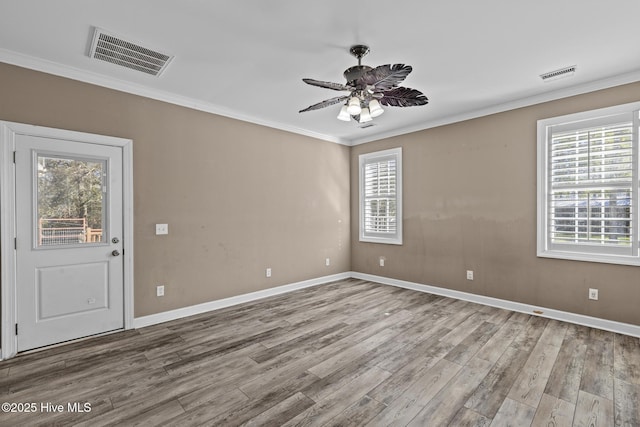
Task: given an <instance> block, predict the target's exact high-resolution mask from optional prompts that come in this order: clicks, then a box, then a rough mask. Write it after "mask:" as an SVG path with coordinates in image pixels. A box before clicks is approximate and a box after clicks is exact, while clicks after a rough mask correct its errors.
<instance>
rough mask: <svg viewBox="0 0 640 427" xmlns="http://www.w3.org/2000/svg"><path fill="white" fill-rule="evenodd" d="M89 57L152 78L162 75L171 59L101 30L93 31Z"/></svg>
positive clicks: (169, 56)
mask: <svg viewBox="0 0 640 427" xmlns="http://www.w3.org/2000/svg"><path fill="white" fill-rule="evenodd" d="M89 57H91V58H94V59H99V60H101V61H106V62H111V63H112V64H116V65H120V66H122V67H126V68H130V69H132V70H136V71H140V72H143V73H145V74H151V75H152V76H159V75H160V74H162V72H163V71H164V70H165V68H167V65H169V63H170V62H171V60H172V59H173V56H172V55H168V54H166V53H161V52H158V51H155V50H153V49H149V48H148V47H144V46H141V44H140V43H138V42H134V41H128V40H125V39H123V38H121V37H119V36H116V35H115V34H111V33H108V32H106V31H104V30H103V29H101V28H96V29H95V32H94V34H93V41H92V42H91V49H90V51H89Z"/></svg>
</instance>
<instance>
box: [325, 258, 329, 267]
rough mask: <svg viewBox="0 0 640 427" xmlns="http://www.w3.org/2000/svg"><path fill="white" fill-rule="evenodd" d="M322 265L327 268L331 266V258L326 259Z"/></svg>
mask: <svg viewBox="0 0 640 427" xmlns="http://www.w3.org/2000/svg"><path fill="white" fill-rule="evenodd" d="M324 265H326V266H327V267H329V266H330V265H331V258H327V259H325V260H324Z"/></svg>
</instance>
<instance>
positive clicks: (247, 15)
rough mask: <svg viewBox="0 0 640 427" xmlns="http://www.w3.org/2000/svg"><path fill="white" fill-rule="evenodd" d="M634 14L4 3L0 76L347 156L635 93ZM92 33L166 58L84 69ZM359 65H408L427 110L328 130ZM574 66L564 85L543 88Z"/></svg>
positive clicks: (551, 2) (490, 5)
mask: <svg viewBox="0 0 640 427" xmlns="http://www.w3.org/2000/svg"><path fill="white" fill-rule="evenodd" d="M639 16H640V1H638V0H610V1H606V2H605V1H602V0H560V1H558V0H536V1H533V0H529V1H524V0H523V1H514V0H485V1H474V0H466V1H455V0H454V1H451V0H449V1H445V0H439V1H438V0H435V1H424V0H422V1H419V0H406V1H402V2H389V1H382V0H368V1H348V0H347V1H345V0H323V1H315V2H310V1H300V0H298V1H295V0H270V1H259V0H255V1H248V0H234V1H231V0H229V1H225V0H188V1H180V0H110V1H104V0H55V1H50V0H1V2H0V62H7V63H11V64H16V65H20V66H25V67H29V68H33V69H36V70H41V71H46V72H49V73H52V74H57V75H62V76H67V77H71V78H75V79H78V80H82V81H87V82H91V83H96V84H100V85H103V86H107V87H112V88H115V89H119V90H126V91H129V92H133V93H137V94H141V95H144V96H150V97H153V98H156V99H162V100H166V101H170V102H175V103H178V104H181V105H185V106H190V107H194V108H198V109H202V110H205V111H210V112H214V113H217V114H222V115H226V116H230V117H235V118H239V119H242V120H247V121H251V122H255V123H260V124H264V125H268V126H272V127H276V128H280V129H285V130H289V131H292V132H298V133H301V134H305V135H311V136H314V137H318V138H322V139H326V140H330V141H335V142H340V143H344V144H355V143H360V142H366V141H371V140H375V139H379V138H382V137H385V136H392V135H398V134H401V133H405V132H409V131H415V130H419V129H425V128H428V127H432V126H435V125H439V124H444V123H450V122H454V121H457V120H462V119H466V118H471V117H477V116H481V115H485V114H490V113H493V112H498V111H503V110H506V109H510V108H516V107H520V106H524V105H530V104H533V103H537V102H541V101H546V100H551V99H556V98H559V97H563V96H567V95H573V94H577V93H583V92H586V91H591V90H594V89H600V88H605V87H610V86H614V85H617V84H622V83H627V82H632V81H638V80H640V55H639V51H638V46H639V44H638V43H639V40H640V25H639V24H638V17H639ZM93 27H100V28H103V29H105V30H107V31H109V32H113V33H116V34H118V35H120V36H121V37H123V38H128V39H131V40H134V41H138V42H140V43H142V44H144V45H145V46H148V47H151V48H155V49H157V50H160V51H163V52H168V53H170V54H173V55H175V59H174V60H173V61H172V63H171V64H170V65H169V67H168V68H167V70H166V71H165V72H164V73H163V74H162V75H161V76H160V77H152V76H148V75H145V74H142V73H139V72H136V71H132V70H129V69H126V68H122V67H118V66H115V65H112V64H109V63H106V62H102V61H97V60H93V59H90V58H89V57H88V55H87V53H88V50H89V45H90V42H91V37H92V34H93ZM358 43H363V44H367V45H369V46H370V47H371V53H370V54H369V55H368V56H367V57H365V58H364V60H363V63H364V64H367V65H371V66H377V65H381V64H387V63H404V64H409V65H411V66H413V72H412V73H411V74H410V75H409V76H408V77H407V79H406V80H405V82H404V83H403V86H407V87H412V88H415V89H418V90H420V91H422V92H424V93H425V95H426V96H427V97H428V98H429V104H428V105H426V106H421V107H411V108H393V107H389V108H386V112H385V114H383V115H382V116H380V117H377V118H375V119H374V123H375V124H376V125H375V126H373V127H371V128H368V129H360V128H359V127H358V124H357V123H355V122H353V121H352V122H350V123H345V122H341V121H338V120H336V115H337V114H338V111H339V109H340V106H339V105H334V106H331V107H327V108H324V109H321V110H317V111H311V112H306V113H302V114H299V113H298V111H299V110H301V109H303V108H305V107H307V106H309V105H311V104H314V103H316V102H319V101H321V100H324V99H327V98H331V97H334V96H337V95H338V94H339V93H337V92H334V91H331V90H328V89H322V88H318V87H312V86H308V85H306V84H304V83H303V82H302V81H301V79H302V78H304V77H310V78H314V79H318V80H326V81H334V82H340V83H343V82H344V78H343V77H342V73H343V71H344V70H345V69H346V68H348V67H350V66H352V65H355V64H356V59H355V58H353V57H352V56H351V55H350V54H349V53H348V49H349V47H350V46H351V45H353V44H358ZM570 65H577V72H576V74H575V75H574V76H573V77H569V78H564V79H559V80H556V81H552V82H542V80H541V79H540V77H539V75H540V74H542V73H544V72H548V71H553V70H556V69H558V68H562V67H565V66H570Z"/></svg>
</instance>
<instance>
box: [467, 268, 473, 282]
mask: <svg viewBox="0 0 640 427" xmlns="http://www.w3.org/2000/svg"><path fill="white" fill-rule="evenodd" d="M467 280H473V270H467Z"/></svg>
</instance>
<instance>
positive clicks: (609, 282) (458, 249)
mask: <svg viewBox="0 0 640 427" xmlns="http://www.w3.org/2000/svg"><path fill="white" fill-rule="evenodd" d="M638 99H640V83H635V84H631V85H626V86H619V87H616V88H612V89H609V90H603V91H599V92H593V93H589V94H585V95H581V96H575V97H572V98H566V99H562V100H558V101H553V102H548V103H544V104H540V105H535V106H532V107H528V108H521V109H517V110H512V111H508V112H505V113H500V114H495V115H491V116H486V117H482V118H478V119H475V120H469V121H465V122H460V123H456V124H452V125H449V126H442V127H438V128H434V129H429V130H424V131H421V132H415V133H412V134H408V135H403V136H399V137H394V138H389V139H385V140H381V141H376V142H372V143H368V144H363V145H359V146H356V147H353V149H352V154H351V213H352V218H353V224H352V233H351V239H352V240H351V241H352V252H351V262H352V265H351V267H352V270H353V271H357V272H362V273H369V274H376V275H380V276H386V277H391V278H396V279H402V280H407V281H411V282H416V283H421V284H429V285H434V286H439V287H443V288H448V289H454V290H458V291H464V292H470V293H474V294H479V295H486V296H491V297H495V298H501V299H506V300H511V301H517V302H522V303H527V304H532V305H536V306H541V307H548V308H553V309H558V310H564V311H568V312H573V313H579V314H584V315H589V316H594V317H600V318H605V319H610V320H615V321H621V322H626V323H631V324H635V325H640V268H639V267H631V266H619V265H611V264H600V263H586V262H576V261H565V260H555V259H543V258H537V257H536V121H537V120H539V119H543V118H548V117H553V116H558V115H563V114H569V113H574V112H578V111H584V110H590V109H595V108H600V107H605V106H610V105H616V104H622V103H626V102H633V101H637V100H638ZM424 108H438V106H437V103H433V104H429V105H428V106H427V107H424ZM393 147H403V169H404V170H403V179H404V196H403V197H404V204H403V208H404V244H403V245H402V246H394V245H381V244H372V243H361V242H359V241H358V224H357V218H358V176H357V173H358V155H359V154H362V153H366V152H371V151H377V150H380V149H386V148H393ZM381 256H384V257H385V258H386V262H385V266H384V267H380V266H379V264H378V259H379V257H381ZM466 270H474V272H475V280H473V281H468V280H466ZM590 287H595V288H598V289H599V290H600V299H599V301H589V300H588V299H587V290H588V288H590Z"/></svg>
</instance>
